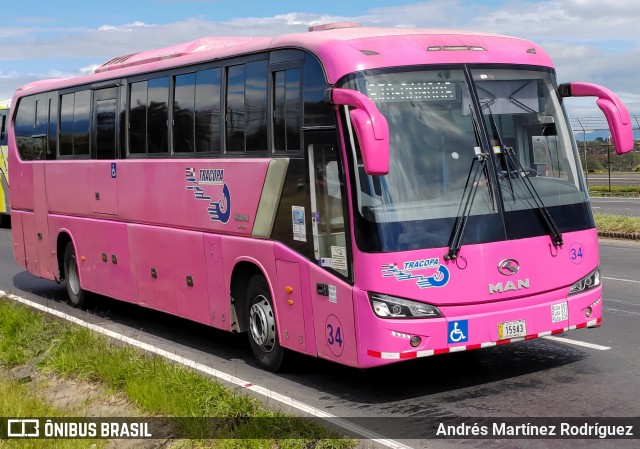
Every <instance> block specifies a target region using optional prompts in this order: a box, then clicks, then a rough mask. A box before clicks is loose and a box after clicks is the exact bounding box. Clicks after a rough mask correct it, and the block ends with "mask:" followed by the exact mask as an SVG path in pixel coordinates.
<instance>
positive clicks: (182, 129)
mask: <svg viewBox="0 0 640 449" xmlns="http://www.w3.org/2000/svg"><path fill="white" fill-rule="evenodd" d="M173 95H174V101H173V151H174V152H175V153H193V152H194V151H195V145H194V130H195V121H194V114H195V101H196V74H195V73H187V74H185V75H178V76H176V79H175V87H174V94H173Z"/></svg>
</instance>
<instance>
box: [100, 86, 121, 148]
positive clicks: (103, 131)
mask: <svg viewBox="0 0 640 449" xmlns="http://www.w3.org/2000/svg"><path fill="white" fill-rule="evenodd" d="M94 96H95V97H94V98H95V120H96V126H95V130H96V157H97V158H98V159H115V157H116V148H117V145H116V117H117V115H118V88H117V87H111V88H107V89H101V90H97V91H96V92H95V93H94Z"/></svg>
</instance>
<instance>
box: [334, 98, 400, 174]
mask: <svg viewBox="0 0 640 449" xmlns="http://www.w3.org/2000/svg"><path fill="white" fill-rule="evenodd" d="M325 101H327V102H328V103H331V104H336V105H346V106H351V107H353V108H354V109H352V110H351V111H349V118H350V119H351V123H352V125H353V129H354V130H355V133H356V136H357V137H358V143H359V144H360V152H361V153H362V162H363V163H364V171H365V172H366V173H367V174H368V175H374V176H381V175H386V174H387V173H389V125H388V124H387V119H386V118H385V117H384V115H382V114H381V113H380V111H378V108H377V107H376V105H375V104H374V103H373V101H371V99H369V97H367V96H366V95H364V94H363V93H361V92H358V91H355V90H351V89H338V88H336V89H327V90H326V91H325Z"/></svg>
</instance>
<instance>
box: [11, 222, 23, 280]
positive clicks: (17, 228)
mask: <svg viewBox="0 0 640 449" xmlns="http://www.w3.org/2000/svg"><path fill="white" fill-rule="evenodd" d="M24 214H25V213H24V212H18V211H15V210H14V211H12V212H11V236H12V238H13V257H14V258H15V260H16V263H17V264H18V265H20V266H21V267H22V268H24V269H26V268H27V256H26V254H25V252H24V234H23V232H22V216H23V215H24Z"/></svg>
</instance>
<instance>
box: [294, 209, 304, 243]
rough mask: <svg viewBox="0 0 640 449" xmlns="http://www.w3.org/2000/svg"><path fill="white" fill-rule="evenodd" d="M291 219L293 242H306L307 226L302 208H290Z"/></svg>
mask: <svg viewBox="0 0 640 449" xmlns="http://www.w3.org/2000/svg"><path fill="white" fill-rule="evenodd" d="M291 218H292V219H293V240H297V241H299V242H306V241H307V224H306V222H305V218H304V207H302V206H291Z"/></svg>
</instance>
